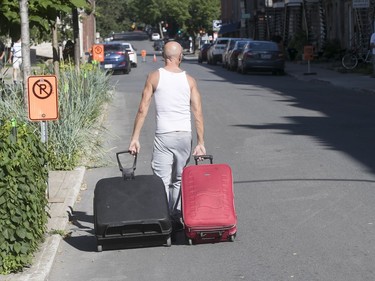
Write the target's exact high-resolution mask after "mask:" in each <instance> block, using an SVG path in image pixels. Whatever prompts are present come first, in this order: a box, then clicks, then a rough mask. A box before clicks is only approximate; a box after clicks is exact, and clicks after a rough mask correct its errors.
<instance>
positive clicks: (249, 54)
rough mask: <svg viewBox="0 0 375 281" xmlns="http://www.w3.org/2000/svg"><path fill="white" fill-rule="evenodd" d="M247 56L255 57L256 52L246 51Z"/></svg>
mask: <svg viewBox="0 0 375 281" xmlns="http://www.w3.org/2000/svg"><path fill="white" fill-rule="evenodd" d="M245 55H246V57H248V58H252V57H254V54H253V53H252V52H246V54H245Z"/></svg>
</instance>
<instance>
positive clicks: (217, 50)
mask: <svg viewBox="0 0 375 281" xmlns="http://www.w3.org/2000/svg"><path fill="white" fill-rule="evenodd" d="M229 39H231V38H227V37H219V38H217V39H216V40H215V42H214V43H213V44H212V46H211V47H210V48H209V49H208V51H207V62H208V64H216V63H217V62H222V59H223V53H224V49H225V46H226V44H227V43H228V40H229Z"/></svg>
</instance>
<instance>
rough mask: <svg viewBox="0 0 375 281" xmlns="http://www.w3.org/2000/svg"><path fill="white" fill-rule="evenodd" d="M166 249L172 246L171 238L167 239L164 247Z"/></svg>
mask: <svg viewBox="0 0 375 281" xmlns="http://www.w3.org/2000/svg"><path fill="white" fill-rule="evenodd" d="M166 246H167V247H170V246H172V238H171V237H169V238H168V239H167V245H166Z"/></svg>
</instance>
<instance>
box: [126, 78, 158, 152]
mask: <svg viewBox="0 0 375 281" xmlns="http://www.w3.org/2000/svg"><path fill="white" fill-rule="evenodd" d="M158 75H159V74H158V72H152V73H150V74H149V75H148V77H147V80H146V83H145V86H144V88H143V92H142V98H141V102H140V103H139V108H138V112H137V115H136V117H135V121H134V127H133V134H132V137H131V139H130V145H129V150H130V151H131V153H132V154H135V153H139V151H140V149H141V145H140V142H139V136H140V134H141V129H142V127H143V124H144V122H145V119H146V116H147V113H148V109H149V107H150V103H151V99H152V95H153V94H154V90H155V85H156V84H155V81H157V79H158ZM155 79H156V80H155Z"/></svg>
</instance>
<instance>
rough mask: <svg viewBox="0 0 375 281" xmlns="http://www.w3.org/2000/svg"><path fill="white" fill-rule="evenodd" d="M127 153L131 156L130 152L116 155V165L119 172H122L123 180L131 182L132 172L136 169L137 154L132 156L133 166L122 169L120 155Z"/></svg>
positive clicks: (133, 176) (121, 152)
mask: <svg viewBox="0 0 375 281" xmlns="http://www.w3.org/2000/svg"><path fill="white" fill-rule="evenodd" d="M125 153H129V154H130V155H132V154H131V151H130V150H125V151H120V152H117V153H116V158H117V163H118V167H119V169H120V171H121V172H122V176H123V177H124V180H133V179H134V178H135V175H134V171H135V169H136V167H137V154H134V155H132V156H133V157H134V162H133V166H132V167H130V168H124V167H122V164H121V161H120V155H121V154H125Z"/></svg>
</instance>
